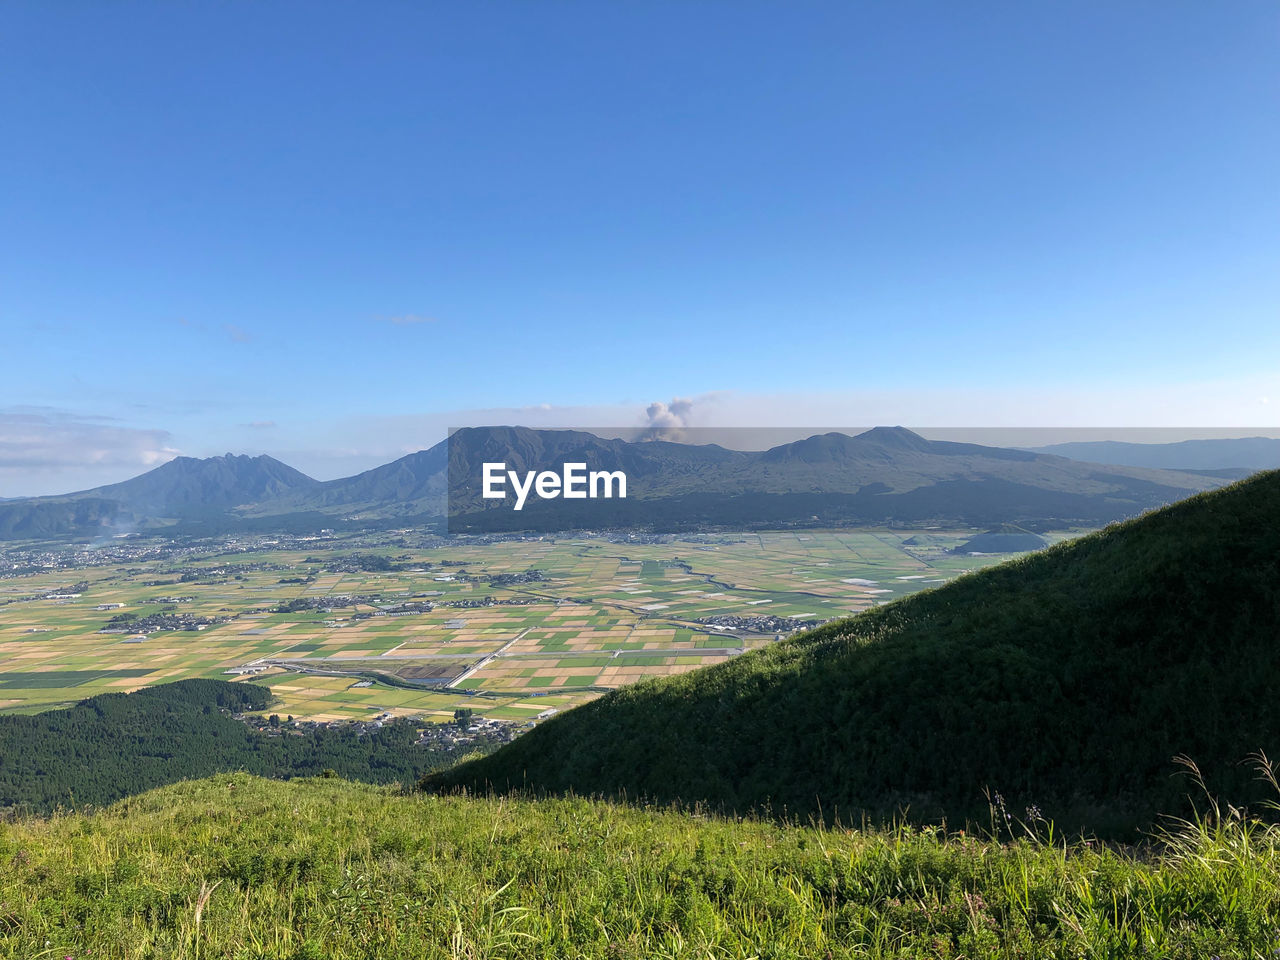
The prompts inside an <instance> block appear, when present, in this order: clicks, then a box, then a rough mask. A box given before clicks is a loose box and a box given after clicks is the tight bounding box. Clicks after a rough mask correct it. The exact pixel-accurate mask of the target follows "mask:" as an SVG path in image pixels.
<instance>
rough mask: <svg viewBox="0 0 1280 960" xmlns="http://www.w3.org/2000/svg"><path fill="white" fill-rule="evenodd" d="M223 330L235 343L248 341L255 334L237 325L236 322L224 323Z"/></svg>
mask: <svg viewBox="0 0 1280 960" xmlns="http://www.w3.org/2000/svg"><path fill="white" fill-rule="evenodd" d="M222 330H223V332H224V333H225V334H226V335H227V336H228V337H230V338H231V341H232V342H233V343H248V342H249V341H251V340H252V339H253V334H251V333H250V332H249V331H248V330H245V329H244V328H243V327H237V326H236V325H235V324H234V323H224V324H223V325H222Z"/></svg>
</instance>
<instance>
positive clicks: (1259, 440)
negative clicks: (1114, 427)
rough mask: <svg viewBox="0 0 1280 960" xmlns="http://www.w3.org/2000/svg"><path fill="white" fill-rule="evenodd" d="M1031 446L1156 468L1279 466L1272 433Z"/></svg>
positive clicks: (1278, 442) (1076, 456)
mask: <svg viewBox="0 0 1280 960" xmlns="http://www.w3.org/2000/svg"><path fill="white" fill-rule="evenodd" d="M1028 449H1030V450H1031V451H1032V452H1034V453H1044V454H1049V455H1052V456H1058V457H1070V458H1071V459H1072V460H1087V461H1089V462H1090V463H1108V464H1115V465H1120V466H1130V467H1149V468H1153V469H1157V470H1196V471H1235V470H1246V471H1254V470H1275V469H1277V468H1280V440H1275V439H1272V438H1271V437H1238V438H1218V439H1211V440H1180V441H1178V442H1177V443H1126V442H1122V441H1118V440H1097V441H1081V442H1074V443H1055V444H1051V445H1049V446H1046V447H1030V448H1028ZM1224 475H1227V474H1224Z"/></svg>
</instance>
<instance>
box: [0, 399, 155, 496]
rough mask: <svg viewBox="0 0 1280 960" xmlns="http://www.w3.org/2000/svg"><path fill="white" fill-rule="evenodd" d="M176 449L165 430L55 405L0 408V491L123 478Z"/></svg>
mask: <svg viewBox="0 0 1280 960" xmlns="http://www.w3.org/2000/svg"><path fill="white" fill-rule="evenodd" d="M177 455H178V451H177V450H176V449H174V447H173V446H172V437H171V435H170V434H169V432H168V431H167V430H157V429H143V428H137V427H131V426H126V425H124V424H122V423H121V422H119V421H116V420H113V419H111V418H107V417H98V416H93V415H86V414H77V413H74V412H71V411H66V410H58V409H56V408H52V407H7V408H0V496H5V497H15V496H29V495H33V494H41V493H55V492H58V493H61V492H68V491H69V490H71V489H73V488H82V487H83V486H94V485H96V484H98V483H107V482H112V481H114V480H122V479H125V478H126V477H129V476H133V475H134V474H137V473H140V472H142V471H143V470H148V469H150V468H152V467H155V466H159V465H160V464H162V463H165V462H167V461H169V460H172V459H173V458H174V457H175V456H177ZM54 482H56V485H54V486H50V484H51V483H54Z"/></svg>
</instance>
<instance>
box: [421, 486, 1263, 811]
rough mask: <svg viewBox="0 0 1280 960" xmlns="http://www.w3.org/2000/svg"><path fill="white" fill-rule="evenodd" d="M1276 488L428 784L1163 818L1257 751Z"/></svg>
mask: <svg viewBox="0 0 1280 960" xmlns="http://www.w3.org/2000/svg"><path fill="white" fill-rule="evenodd" d="M1278 644H1280V473H1268V474H1261V475H1258V476H1257V477H1255V478H1252V479H1250V480H1246V481H1242V482H1241V483H1238V484H1236V485H1234V486H1232V487H1230V488H1227V489H1225V490H1221V491H1216V492H1213V493H1208V494H1203V495H1201V496H1198V497H1195V498H1192V499H1190V500H1187V501H1184V502H1182V503H1179V504H1176V505H1174V506H1172V507H1168V508H1166V509H1164V510H1161V511H1158V512H1155V513H1152V514H1149V515H1147V516H1144V517H1142V518H1139V519H1137V520H1134V521H1130V522H1128V523H1125V524H1121V525H1116V526H1114V527H1110V528H1108V529H1106V530H1104V531H1102V532H1100V533H1098V534H1095V535H1092V536H1089V537H1085V538H1083V539H1080V540H1077V541H1073V542H1071V543H1068V544H1064V545H1061V546H1059V547H1056V548H1054V549H1051V550H1048V551H1045V552H1042V553H1039V554H1034V555H1031V556H1029V557H1027V558H1025V559H1022V560H1018V561H1015V562H1012V563H1008V564H1004V565H1001V566H999V567H996V568H992V569H988V570H986V571H984V572H982V573H978V574H974V575H972V576H968V577H964V578H961V579H960V580H958V581H955V582H953V583H952V584H949V585H947V586H945V587H942V588H939V589H937V590H934V591H930V592H927V593H922V594H917V595H915V596H912V597H909V598H907V599H904V600H901V601H898V602H896V603H893V604H890V605H887V606H885V607H881V608H877V609H875V610H873V611H870V612H868V613H865V614H862V615H861V616H858V617H855V618H853V619H850V620H845V621H842V622H840V623H836V624H830V625H828V626H826V627H824V628H822V629H819V630H816V631H814V632H812V633H809V634H807V635H804V636H801V637H798V638H796V639H794V640H791V641H787V642H782V643H779V644H776V645H773V646H771V647H770V648H768V649H766V650H763V651H760V652H758V653H753V654H747V655H744V656H742V657H739V658H736V659H735V660H733V661H730V662H728V663H726V664H723V665H720V666H716V667H712V668H708V669H705V670H699V671H696V672H693V673H688V674H685V675H683V676H679V677H670V678H664V679H661V680H655V681H648V682H644V683H639V684H636V685H634V686H631V687H627V688H625V689H622V690H619V691H617V692H615V693H612V694H610V695H608V696H606V697H603V698H601V699H600V700H597V701H595V702H594V703H591V704H588V705H586V706H583V707H580V708H578V709H576V710H573V711H571V712H569V713H566V714H564V715H562V716H560V717H556V718H554V719H552V720H551V721H549V722H547V723H544V724H543V725H542V726H540V727H539V728H538V729H536V730H534V731H532V732H530V733H529V734H528V735H526V736H524V737H522V738H521V739H519V740H518V741H516V742H515V743H514V744H512V745H510V746H508V747H506V748H504V749H503V750H500V751H498V752H497V753H496V754H494V755H492V756H490V757H488V758H486V759H484V760H480V761H477V762H474V763H469V764H465V765H462V766H460V767H458V768H455V769H453V770H450V771H445V772H443V773H441V774H437V775H434V776H433V777H431V778H429V780H428V783H429V785H430V786H432V787H435V788H439V789H448V788H450V787H457V786H468V787H472V788H481V789H485V788H488V787H489V786H493V787H495V788H498V789H506V788H508V787H516V788H532V789H534V790H538V791H564V790H573V791H577V792H578V793H582V794H593V793H600V794H606V795H614V796H620V795H625V796H628V797H631V798H638V797H652V798H657V799H661V800H674V799H681V800H684V801H706V802H709V803H711V804H713V805H715V806H718V807H721V808H725V809H736V810H739V811H742V810H750V809H759V808H761V807H765V806H771V807H772V808H773V809H774V810H775V811H777V810H781V809H785V810H787V811H790V812H792V813H798V814H805V815H808V814H811V813H818V812H824V813H826V814H831V813H832V811H836V810H838V811H840V812H841V813H842V814H843V815H845V816H850V815H854V816H856V813H855V812H856V811H863V810H865V811H871V812H873V813H886V812H892V811H893V810H895V809H898V808H901V807H902V806H905V805H910V806H911V813H912V815H913V817H919V818H929V817H936V816H940V815H944V814H945V815H949V816H950V817H951V818H952V820H953V822H954V821H958V820H959V819H961V818H963V817H966V816H974V815H979V816H980V815H981V814H982V812H983V811H984V810H985V804H986V801H985V799H984V791H985V790H988V789H990V790H994V791H999V792H1001V793H1002V794H1003V796H1004V797H1005V798H1006V800H1007V801H1008V802H1009V803H1010V804H1011V805H1013V806H1015V807H1016V808H1017V809H1022V808H1023V807H1025V806H1027V805H1031V804H1035V805H1038V806H1039V807H1040V808H1041V809H1042V810H1044V811H1045V812H1046V813H1048V814H1051V815H1052V816H1053V817H1054V818H1055V819H1057V820H1058V822H1059V823H1061V824H1070V825H1080V824H1084V825H1088V826H1089V827H1091V828H1093V829H1097V830H1105V831H1114V830H1121V829H1129V830H1132V828H1133V827H1135V826H1137V825H1141V824H1147V823H1150V822H1151V820H1152V818H1153V817H1154V816H1155V815H1156V814H1157V812H1178V811H1181V812H1185V811H1186V810H1187V806H1186V803H1185V799H1184V797H1183V793H1184V786H1183V785H1182V783H1181V782H1180V781H1179V780H1178V779H1176V778H1174V777H1172V776H1171V774H1173V772H1174V766H1173V764H1172V763H1171V760H1172V758H1173V757H1174V756H1175V755H1178V754H1185V755H1188V756H1190V757H1192V758H1194V759H1195V760H1196V761H1198V762H1199V763H1200V764H1201V766H1202V767H1203V768H1204V770H1205V772H1206V776H1207V778H1208V780H1209V782H1210V784H1211V786H1212V788H1213V789H1215V790H1218V791H1221V792H1223V793H1225V794H1228V795H1230V796H1233V797H1236V798H1245V797H1248V796H1249V795H1250V794H1251V792H1252V791H1254V790H1256V784H1255V783H1252V782H1251V777H1252V775H1251V773H1250V771H1249V770H1248V769H1247V768H1246V767H1241V766H1239V765H1238V761H1240V760H1242V759H1243V758H1244V757H1245V756H1246V755H1248V754H1249V753H1251V752H1252V751H1255V750H1259V749H1262V750H1267V751H1269V752H1271V753H1272V754H1280V698H1277V696H1276V690H1277V688H1278V687H1280V663H1278V661H1277V648H1278Z"/></svg>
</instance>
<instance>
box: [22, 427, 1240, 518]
mask: <svg viewBox="0 0 1280 960" xmlns="http://www.w3.org/2000/svg"><path fill="white" fill-rule="evenodd" d="M493 461H501V462H504V463H506V464H507V466H508V467H509V468H511V469H518V470H521V471H524V470H531V469H547V468H552V467H554V468H557V469H558V468H559V466H560V465H561V464H562V463H564V462H586V463H588V464H589V465H590V466H591V468H592V469H607V470H622V471H624V472H625V473H626V475H627V478H628V496H627V498H626V499H615V500H593V501H572V502H570V501H565V500H546V501H536V502H533V503H531V504H530V506H529V508H528V509H526V510H524V511H521V512H515V511H513V510H511V509H508V508H507V505H506V504H504V503H502V502H495V501H492V500H490V501H486V500H483V499H482V498H481V496H480V489H481V486H480V472H481V465H482V464H483V463H486V462H493ZM1221 483H1222V481H1221V480H1220V479H1217V478H1213V477H1206V476H1202V475H1196V474H1192V473H1187V472H1176V471H1168V470H1156V469H1148V468H1142V467H1127V466H1104V465H1099V464H1093V463H1082V462H1079V461H1077V460H1072V459H1067V458H1065V457H1060V456H1055V455H1050V454H1042V453H1036V452H1032V451H1026V450H1014V449H1007V448H1001V447H987V446H980V445H977V444H968V443H953V442H947V441H936V440H927V439H925V438H924V437H921V436H920V435H918V434H916V433H913V432H911V431H910V430H907V429H905V428H902V427H876V428H874V429H872V430H868V431H866V432H865V433H861V434H858V435H856V436H849V435H846V434H841V433H826V434H820V435H816V436H812V437H809V438H807V439H804V440H800V441H797V442H794V443H788V444H784V445H781V446H777V447H773V448H771V449H769V450H765V451H738V450H728V449H726V448H724V447H720V446H715V445H712V444H703V445H699V444H683V443H674V442H670V441H663V440H651V441H626V440H620V439H605V438H601V437H597V436H595V435H593V434H590V433H584V432H581V431H571V430H533V429H529V428H524V427H475V428H466V429H462V430H458V431H455V432H454V433H453V434H452V436H451V437H450V438H449V439H448V440H446V441H442V442H441V443H439V444H436V445H435V446H433V447H431V448H430V449H428V450H422V451H418V452H416V453H412V454H409V455H408V456H405V457H401V458H400V459H398V460H395V461H393V462H391V463H388V464H384V465H382V466H379V467H375V468H374V469H371V470H367V471H365V472H364V473H360V474H358V475H356V476H353V477H344V478H341V479H337V480H330V481H318V480H314V479H312V478H311V477H308V476H306V475H305V474H303V473H301V472H300V471H298V470H295V469H294V468H292V467H290V466H288V465H287V464H284V463H281V462H280V461H279V460H276V459H274V458H272V457H269V456H265V455H264V456H257V457H249V456H243V455H242V456H236V455H233V454H226V455H225V456H220V457H211V458H208V459H203V460H199V459H193V458H190V457H179V458H177V459H175V460H172V461H170V462H168V463H166V464H164V465H163V466H160V467H157V468H156V469H154V470H151V471H149V472H148V473H145V474H143V475H141V476H139V477H135V478H133V479H131V480H126V481H124V482H122V483H116V484H111V485H108V486H102V487H96V488H93V489H91V490H84V491H80V492H78V493H72V494H67V495H65V496H59V497H36V498H26V499H19V500H11V501H5V502H3V503H0V538H5V539H34V538H40V537H49V536H72V537H86V536H87V537H93V536H101V535H104V534H110V533H120V532H128V531H134V530H149V529H160V528H165V529H169V530H173V531H177V532H197V531H203V532H223V531H231V530H273V529H286V530H294V531H303V530H314V529H318V528H320V527H335V526H369V525H378V524H384V525H391V524H397V525H402V524H407V523H416V522H428V521H432V522H441V521H443V520H444V519H445V518H446V517H447V518H448V526H449V529H450V530H454V531H460V532H480V531H499V530H521V529H529V530H559V529H570V528H575V527H578V528H581V527H600V526H628V527H656V528H660V529H681V528H687V527H689V526H697V525H704V524H708V525H729V526H741V525H748V526H750V525H776V524H781V525H789V524H795V523H812V524H817V523H833V524H841V523H880V522H893V521H902V522H925V521H931V520H938V521H942V522H960V523H968V524H981V525H998V524H1001V523H1006V522H1017V523H1021V524H1024V525H1026V524H1031V525H1033V526H1034V525H1037V524H1039V525H1041V526H1042V527H1043V526H1044V525H1046V524H1047V525H1050V526H1052V525H1054V524H1057V525H1061V524H1064V523H1068V522H1074V523H1086V524H1100V523H1105V522H1109V521H1112V520H1116V519H1120V518H1123V517H1126V516H1131V515H1133V514H1136V513H1139V512H1141V511H1143V510H1146V509H1150V508H1152V507H1157V506H1160V505H1162V504H1166V503H1170V502H1173V501H1176V500H1179V499H1182V498H1184V497H1186V496H1189V495H1191V494H1194V493H1197V492H1199V491H1202V490H1206V489H1210V488H1212V487H1214V486H1218V485H1220V484H1221ZM1045 528H1047V527H1045Z"/></svg>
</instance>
